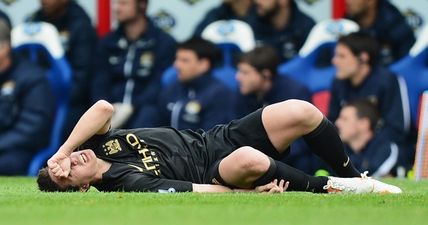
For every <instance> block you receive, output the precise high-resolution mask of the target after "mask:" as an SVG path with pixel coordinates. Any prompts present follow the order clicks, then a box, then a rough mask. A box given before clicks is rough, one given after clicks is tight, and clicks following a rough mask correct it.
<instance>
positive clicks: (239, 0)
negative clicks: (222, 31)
mask: <svg viewBox="0 0 428 225" xmlns="http://www.w3.org/2000/svg"><path fill="white" fill-rule="evenodd" d="M254 15H255V9H254V7H253V0H223V2H222V3H221V5H220V6H218V7H215V8H213V9H211V10H210V11H208V12H207V13H206V15H205V17H204V18H203V19H202V21H201V22H199V24H198V25H197V26H196V28H195V31H194V33H193V35H194V36H201V34H202V31H203V30H204V29H205V27H207V26H208V25H209V24H211V23H213V22H215V21H218V20H232V19H234V20H242V21H244V22H248V20H249V18H250V17H251V16H254Z"/></svg>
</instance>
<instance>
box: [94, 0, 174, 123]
mask: <svg viewBox="0 0 428 225" xmlns="http://www.w3.org/2000/svg"><path fill="white" fill-rule="evenodd" d="M147 6H148V0H117V1H115V5H114V14H115V16H116V19H117V20H118V22H119V26H118V28H117V29H115V30H113V31H112V32H110V33H109V34H107V35H106V37H104V38H103V39H102V40H100V42H99V44H98V47H97V53H96V57H95V73H94V78H93V82H92V100H93V101H96V100H99V99H105V100H108V101H110V102H112V103H113V104H114V106H115V109H116V113H115V115H113V117H112V126H113V127H114V128H119V127H122V128H133V127H141V126H144V127H150V126H154V125H155V122H154V121H153V120H152V118H153V117H156V115H157V99H158V95H159V93H160V87H161V83H160V78H161V75H162V73H163V71H164V70H165V69H166V68H167V67H169V66H170V65H171V64H172V63H173V60H174V54H175V49H176V42H175V40H174V39H173V38H172V37H171V36H170V35H168V34H167V33H165V32H164V31H162V30H160V29H159V28H157V27H155V25H154V24H153V22H152V21H151V20H150V19H149V18H148V17H147V15H146V11H147Z"/></svg>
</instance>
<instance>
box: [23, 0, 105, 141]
mask: <svg viewBox="0 0 428 225" xmlns="http://www.w3.org/2000/svg"><path fill="white" fill-rule="evenodd" d="M40 5H41V8H40V9H39V10H37V11H36V12H35V13H34V14H33V15H31V17H30V18H29V20H30V21H44V22H48V23H51V24H52V25H54V26H55V27H56V28H57V30H58V32H59V34H60V36H61V41H62V45H63V47H64V51H65V56H66V59H67V60H68V62H69V63H70V66H71V69H72V85H71V93H70V101H69V102H70V107H69V113H68V116H67V118H68V120H67V121H66V123H65V128H64V134H63V136H64V137H68V135H69V133H70V132H71V129H73V126H74V124H76V122H77V120H78V119H79V118H80V116H81V115H82V114H83V113H84V112H85V111H86V109H87V108H88V107H89V106H90V103H91V102H90V101H89V99H90V98H88V96H89V93H90V90H89V88H90V85H89V83H90V79H91V77H90V76H91V74H92V70H91V67H92V65H93V63H92V60H93V58H94V51H95V44H96V39H97V37H96V33H95V29H94V28H93V26H92V23H91V20H90V18H89V16H88V15H87V14H86V12H85V11H84V10H83V8H82V7H81V6H79V5H78V4H77V3H76V2H75V1H73V0H40Z"/></svg>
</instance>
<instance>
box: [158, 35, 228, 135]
mask: <svg viewBox="0 0 428 225" xmlns="http://www.w3.org/2000/svg"><path fill="white" fill-rule="evenodd" d="M220 55H221V52H220V50H219V49H218V48H217V47H216V46H215V45H214V44H213V43H211V42H209V41H206V40H204V39H202V38H199V37H194V38H191V39H190V40H188V41H185V42H183V43H181V44H180V45H179V46H178V49H177V53H176V58H175V62H174V67H175V68H176V70H177V75H178V80H177V81H176V82H175V83H174V84H172V85H170V86H168V87H167V88H166V90H164V91H162V93H161V95H160V101H159V112H160V114H159V116H160V125H163V126H172V127H174V128H177V129H181V130H182V129H192V130H197V129H205V130H206V129H210V128H212V127H214V126H215V125H217V124H222V123H227V122H229V116H230V113H229V112H230V110H231V102H232V99H233V96H232V95H233V93H232V91H230V90H229V89H228V88H227V86H226V85H225V84H223V83H222V82H221V81H219V80H217V79H216V78H214V77H213V76H212V74H211V70H212V68H213V67H214V66H215V65H216V62H218V61H219V59H220Z"/></svg>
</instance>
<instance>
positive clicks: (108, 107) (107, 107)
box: [95, 100, 114, 115]
mask: <svg viewBox="0 0 428 225" xmlns="http://www.w3.org/2000/svg"><path fill="white" fill-rule="evenodd" d="M95 107H96V108H97V111H99V112H101V113H102V114H109V115H112V114H113V112H114V107H113V105H112V104H110V103H109V102H107V101H106V100H99V101H97V102H96V103H95Z"/></svg>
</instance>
